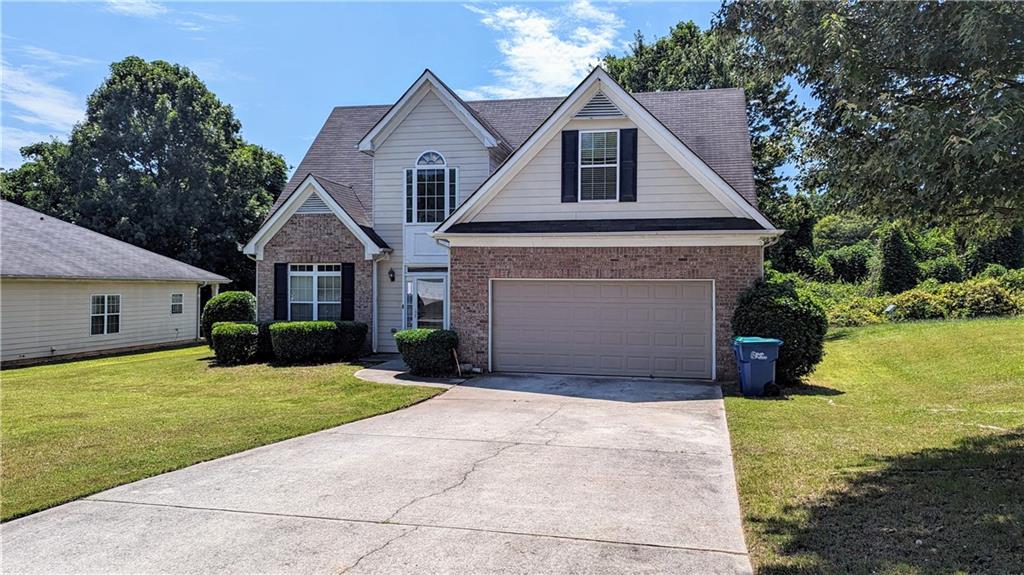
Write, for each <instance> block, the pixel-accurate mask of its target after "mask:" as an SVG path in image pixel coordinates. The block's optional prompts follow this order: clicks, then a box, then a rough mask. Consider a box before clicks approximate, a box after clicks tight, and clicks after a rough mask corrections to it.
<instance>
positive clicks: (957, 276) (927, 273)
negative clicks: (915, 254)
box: [921, 256, 964, 283]
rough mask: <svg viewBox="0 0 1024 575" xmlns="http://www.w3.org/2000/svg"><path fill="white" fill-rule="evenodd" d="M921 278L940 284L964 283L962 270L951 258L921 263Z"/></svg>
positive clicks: (945, 257) (955, 260)
mask: <svg viewBox="0 0 1024 575" xmlns="http://www.w3.org/2000/svg"><path fill="white" fill-rule="evenodd" d="M921 277H923V278H926V279H935V280H938V281H939V282H942V283H949V282H961V281H964V268H963V266H961V265H960V261H959V260H958V259H957V258H955V257H953V256H941V257H937V258H935V259H931V260H928V261H925V262H921Z"/></svg>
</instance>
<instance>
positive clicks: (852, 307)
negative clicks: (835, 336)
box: [827, 297, 889, 327]
mask: <svg viewBox="0 0 1024 575" xmlns="http://www.w3.org/2000/svg"><path fill="white" fill-rule="evenodd" d="M888 305H889V299H888V298H884V297H852V298H849V299H847V300H845V301H843V302H840V303H837V304H835V305H834V306H832V307H830V308H828V312H827V316H828V325H829V327H860V326H862V325H875V324H878V323H885V321H886V320H887V318H886V316H885V308H886V306H888Z"/></svg>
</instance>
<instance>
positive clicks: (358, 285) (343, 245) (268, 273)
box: [256, 214, 373, 325]
mask: <svg viewBox="0 0 1024 575" xmlns="http://www.w3.org/2000/svg"><path fill="white" fill-rule="evenodd" d="M275 263H289V264H300V263H307V264H341V263H353V264H355V292H356V293H355V319H356V321H361V322H365V323H366V324H367V325H372V320H373V314H372V305H371V294H372V292H373V287H372V281H373V280H372V277H371V274H372V267H371V263H370V262H369V261H367V260H366V259H365V258H364V249H363V244H362V243H360V242H359V240H358V239H356V237H355V236H353V235H352V232H350V231H349V230H348V228H346V227H345V224H343V223H341V221H340V220H339V219H338V218H337V217H336V216H335V215H334V214H293V215H292V217H291V218H289V220H288V222H287V223H285V224H284V226H282V227H281V229H280V230H279V231H278V232H277V234H275V235H274V237H273V238H271V239H270V241H269V242H267V244H266V246H264V248H263V259H262V260H259V261H257V262H256V281H257V286H258V289H257V291H258V292H259V297H258V299H259V302H258V307H259V318H260V319H261V320H272V319H274V264H275Z"/></svg>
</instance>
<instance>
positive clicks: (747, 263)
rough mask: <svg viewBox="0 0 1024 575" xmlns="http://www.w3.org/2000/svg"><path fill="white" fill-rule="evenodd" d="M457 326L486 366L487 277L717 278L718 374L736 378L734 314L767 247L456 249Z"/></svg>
mask: <svg viewBox="0 0 1024 575" xmlns="http://www.w3.org/2000/svg"><path fill="white" fill-rule="evenodd" d="M450 266H451V281H452V286H453V288H452V290H451V305H450V309H451V326H452V329H454V330H455V331H457V332H458V334H459V358H460V359H461V360H462V361H466V362H469V363H472V364H473V365H476V366H480V367H484V368H486V367H487V346H488V321H489V320H488V317H489V316H488V314H489V310H488V283H489V280H490V279H491V278H578V279H713V280H715V329H716V336H717V337H716V342H715V350H716V352H715V355H716V361H717V364H718V379H719V380H720V381H723V380H730V379H732V378H734V377H735V375H736V369H735V361H734V359H733V357H732V348H731V347H730V338H731V337H732V314H733V310H734V309H735V307H736V300H737V298H738V296H739V294H740V292H742V291H743V290H745V289H747V288H748V287H750V286H751V285H753V283H754V282H755V281H757V279H758V278H759V277H760V276H761V248H760V247H757V246H715V247H710V246H708V247H624V248H500V247H455V248H452V250H451V263H450Z"/></svg>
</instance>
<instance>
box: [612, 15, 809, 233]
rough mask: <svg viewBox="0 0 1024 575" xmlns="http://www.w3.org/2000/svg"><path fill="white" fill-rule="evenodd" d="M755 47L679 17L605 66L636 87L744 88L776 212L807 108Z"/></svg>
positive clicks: (767, 197) (761, 172) (762, 193)
mask: <svg viewBox="0 0 1024 575" xmlns="http://www.w3.org/2000/svg"><path fill="white" fill-rule="evenodd" d="M754 48H756V45H754V44H752V43H750V42H748V41H747V40H746V38H745V37H744V36H742V35H740V34H735V33H733V32H732V31H731V30H727V29H720V28H712V29H711V30H708V31H702V30H701V29H700V27H698V26H697V25H696V24H694V23H693V22H680V23H679V24H677V25H676V26H675V27H673V28H672V30H671V31H670V33H669V35H668V36H665V37H662V38H658V39H656V40H655V41H654V42H653V43H647V42H646V41H645V39H644V36H643V34H641V33H640V32H637V33H636V38H635V40H634V42H633V43H632V44H631V46H630V50H629V53H627V54H626V55H623V56H612V55H609V56H606V57H605V60H604V65H605V68H606V69H607V70H608V73H609V74H610V75H611V76H612V77H613V78H615V80H616V81H617V82H619V83H620V84H622V85H623V86H624V87H625V88H626V89H628V90H630V91H634V92H651V91H659V90H701V89H708V88H743V89H744V91H745V92H746V96H747V123H748V125H749V127H750V135H751V152H752V154H753V159H754V181H755V184H756V186H757V196H758V202H759V203H760V204H761V207H762V209H764V210H765V211H766V213H768V214H769V217H771V216H772V213H773V212H774V211H775V207H776V205H777V204H778V203H779V202H780V201H784V200H785V199H786V185H785V180H784V178H783V176H782V175H781V174H780V168H781V167H782V165H783V164H785V163H786V162H787V161H788V160H789V159H790V158H791V156H792V154H793V153H794V137H795V136H796V134H797V132H798V128H799V125H800V121H801V116H802V110H801V107H800V105H799V104H798V102H797V101H796V98H795V97H794V95H793V94H792V93H791V91H790V87H789V86H788V84H787V83H786V81H785V77H784V76H783V75H781V74H779V73H776V72H774V71H773V70H772V69H770V68H768V67H765V66H762V65H761V63H760V60H759V59H758V58H757V57H756V56H757V54H756V52H755V51H754Z"/></svg>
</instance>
